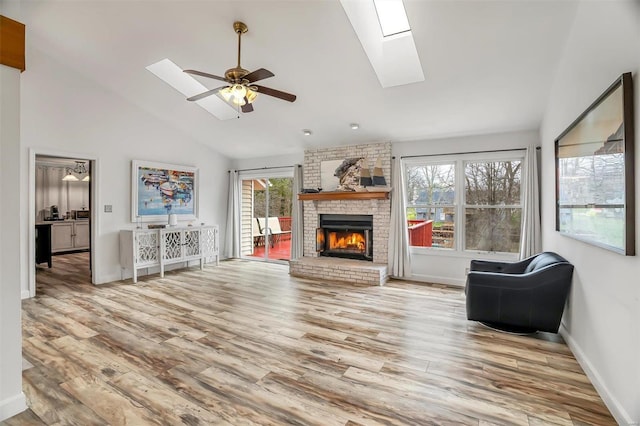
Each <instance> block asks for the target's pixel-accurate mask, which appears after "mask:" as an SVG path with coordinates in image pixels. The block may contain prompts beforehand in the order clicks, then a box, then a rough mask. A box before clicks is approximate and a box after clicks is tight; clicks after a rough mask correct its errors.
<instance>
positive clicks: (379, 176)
mask: <svg viewBox="0 0 640 426" xmlns="http://www.w3.org/2000/svg"><path fill="white" fill-rule="evenodd" d="M373 184H374V185H375V186H386V185H387V181H386V179H385V178H384V173H383V172H382V159H381V158H380V157H378V159H377V160H376V165H375V167H374V168H373Z"/></svg>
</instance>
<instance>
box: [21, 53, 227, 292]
mask: <svg viewBox="0 0 640 426" xmlns="http://www.w3.org/2000/svg"><path fill="white" fill-rule="evenodd" d="M27 58H28V67H27V71H25V72H24V73H23V76H22V152H21V165H22V167H21V188H22V190H23V193H25V194H26V193H28V191H29V187H30V186H29V176H28V174H29V170H28V169H29V161H30V158H29V156H30V152H29V150H30V149H34V150H35V151H36V153H43V152H44V153H47V154H54V153H57V154H58V155H61V156H68V157H73V158H91V159H97V161H96V168H95V169H94V172H95V173H94V176H92V179H95V180H94V184H96V185H97V187H96V188H95V189H96V191H95V193H94V194H93V195H95V197H96V199H95V205H94V207H95V208H94V210H95V213H96V214H97V219H98V222H97V223H98V227H97V232H96V233H95V234H94V237H95V246H94V247H95V250H94V255H95V256H96V257H95V261H94V268H95V274H96V279H95V281H96V283H104V282H110V281H114V280H119V279H120V277H121V270H120V264H119V248H118V244H119V236H118V232H119V231H120V230H121V229H123V228H133V227H135V224H134V223H132V222H131V160H134V159H137V160H146V161H154V162H164V163H172V164H178V165H187V166H195V167H198V168H199V177H200V186H199V221H198V222H204V223H206V224H219V225H221V241H223V240H224V223H225V221H226V198H227V194H226V193H227V170H228V168H229V165H230V161H229V160H228V159H227V158H226V157H224V156H222V155H220V154H218V153H216V152H214V151H213V150H211V149H210V148H208V147H204V146H202V145H200V144H197V143H195V142H194V141H193V140H191V139H190V138H189V137H188V136H187V135H185V134H183V133H181V132H180V131H178V130H176V129H174V128H172V127H169V126H167V125H166V124H165V123H164V122H163V121H161V120H158V119H156V118H155V117H154V116H152V115H150V114H149V113H147V112H146V111H143V110H141V109H139V108H138V107H137V106H135V105H132V104H131V103H129V102H127V101H126V100H125V99H123V98H121V97H119V96H117V95H116V94H114V93H113V92H111V91H109V90H107V89H105V88H104V87H103V86H101V85H100V84H99V83H98V82H95V81H91V80H88V79H86V78H85V77H83V76H82V75H80V74H79V73H77V72H75V71H74V70H73V69H72V68H71V67H69V66H65V65H63V64H61V63H59V62H57V61H56V60H55V59H54V58H51V57H50V56H48V55H47V54H46V53H45V52H42V51H39V50H37V49H34V48H33V47H31V46H29V45H27ZM211 119H212V120H215V118H213V117H212V118H211ZM214 136H215V135H212V137H214ZM67 154H68V155H67ZM25 198H26V197H25ZM105 205H112V206H113V213H105V212H104V206H105ZM22 211H24V212H26V211H28V205H27V204H26V200H23V203H22ZM94 217H95V216H94ZM28 233H29V229H28V224H26V223H25V224H24V225H23V228H22V232H21V235H22V236H23V240H24V241H26V240H27V238H28ZM22 255H23V256H24V259H28V257H27V256H28V253H27V249H26V247H25V248H24V249H23V250H22ZM26 269H27V268H26V267H25V268H24V269H23V272H24V273H25V274H26ZM22 282H23V283H26V278H25V277H23V280H22ZM23 289H24V288H23Z"/></svg>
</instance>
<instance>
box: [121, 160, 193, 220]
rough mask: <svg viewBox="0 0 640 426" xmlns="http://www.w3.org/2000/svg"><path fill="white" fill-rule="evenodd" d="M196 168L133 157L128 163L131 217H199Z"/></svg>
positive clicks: (143, 218)
mask: <svg viewBox="0 0 640 426" xmlns="http://www.w3.org/2000/svg"><path fill="white" fill-rule="evenodd" d="M198 184H199V182H198V169H197V168H194V167H188V166H179V165H175V164H165V163H152V162H147V161H140V160H134V161H132V163H131V221H132V222H154V221H165V222H166V221H167V218H168V215H170V214H175V215H176V216H177V218H178V219H179V220H194V219H196V218H197V217H198Z"/></svg>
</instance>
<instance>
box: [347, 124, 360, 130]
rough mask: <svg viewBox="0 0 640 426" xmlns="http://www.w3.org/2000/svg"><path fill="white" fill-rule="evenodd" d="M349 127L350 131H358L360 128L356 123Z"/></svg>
mask: <svg viewBox="0 0 640 426" xmlns="http://www.w3.org/2000/svg"><path fill="white" fill-rule="evenodd" d="M349 126H350V127H351V130H358V129H359V128H360V125H359V124H358V123H351V124H349Z"/></svg>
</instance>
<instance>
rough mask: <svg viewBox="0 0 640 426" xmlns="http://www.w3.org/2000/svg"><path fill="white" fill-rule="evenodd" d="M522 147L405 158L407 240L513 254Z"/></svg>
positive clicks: (517, 233) (518, 222)
mask: <svg viewBox="0 0 640 426" xmlns="http://www.w3.org/2000/svg"><path fill="white" fill-rule="evenodd" d="M523 155H524V151H522V153H520V152H493V153H491V152H489V153H482V154H467V155H463V156H459V157H458V158H457V159H455V160H453V159H451V156H440V157H421V158H413V159H410V160H405V184H406V186H407V191H406V193H407V220H408V227H409V243H410V245H412V246H414V247H431V248H440V249H448V250H452V251H465V250H466V251H476V252H478V251H482V252H503V253H517V252H518V251H519V247H520V228H521V217H522V200H521V191H520V183H521V168H522V160H523Z"/></svg>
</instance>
